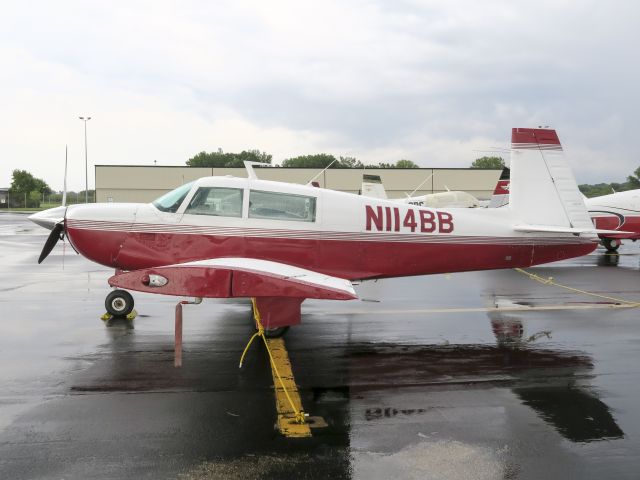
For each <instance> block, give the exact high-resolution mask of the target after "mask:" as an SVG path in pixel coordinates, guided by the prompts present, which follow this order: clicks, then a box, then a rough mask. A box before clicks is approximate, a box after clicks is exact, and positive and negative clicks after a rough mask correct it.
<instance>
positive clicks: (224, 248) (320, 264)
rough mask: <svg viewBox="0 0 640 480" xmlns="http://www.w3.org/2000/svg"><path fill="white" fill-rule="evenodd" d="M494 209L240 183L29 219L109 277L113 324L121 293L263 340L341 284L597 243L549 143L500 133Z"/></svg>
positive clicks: (516, 263)
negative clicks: (252, 315)
mask: <svg viewBox="0 0 640 480" xmlns="http://www.w3.org/2000/svg"><path fill="white" fill-rule="evenodd" d="M512 146H513V148H512V154H511V157H512V160H511V170H512V174H511V182H512V183H513V184H514V189H513V192H512V193H511V199H510V203H509V206H508V207H505V208H499V209H498V208H496V209H484V208H475V209H468V208H458V209H456V208H447V209H435V208H428V207H419V206H415V205H409V204H399V203H396V202H392V201H389V200H381V199H375V198H368V197H363V196H359V195H354V194H349V193H343V192H337V191H332V190H326V189H322V188H317V187H314V186H310V185H294V184H289V183H282V182H273V181H266V180H260V179H258V178H257V176H256V175H255V172H254V171H253V169H252V168H250V167H248V174H249V177H248V178H234V177H206V178H200V179H199V180H196V181H194V182H191V183H188V184H185V185H182V186H180V187H178V188H176V189H175V190H173V191H171V192H169V193H167V194H165V195H163V196H162V197H160V198H158V199H157V200H156V201H154V202H153V203H149V204H126V203H123V204H113V203H102V204H87V205H74V206H69V207H57V208H54V209H50V210H46V211H44V212H40V213H37V214H35V215H32V216H31V217H30V219H31V220H32V221H34V222H35V223H37V224H39V225H42V226H45V227H48V228H50V229H52V231H51V234H50V235H49V238H48V239H47V241H46V243H45V246H44V248H43V251H42V254H41V256H40V259H39V262H42V261H43V260H44V258H45V257H46V256H47V255H48V254H49V253H50V252H51V250H52V249H53V247H54V245H55V243H56V242H57V241H58V239H60V238H63V237H66V238H67V239H68V240H69V242H70V243H71V245H72V246H73V247H74V248H75V250H76V251H77V252H79V253H80V254H81V255H83V256H85V257H87V258H88V259H90V260H92V261H94V262H97V263H99V264H101V265H105V266H107V267H110V268H113V269H115V274H114V275H113V276H112V277H111V278H109V285H111V286H112V287H117V289H116V290H114V291H112V292H111V293H109V294H108V295H107V297H106V301H105V307H106V309H107V311H108V312H109V313H111V314H113V315H126V314H127V313H128V312H130V311H131V310H132V309H133V304H134V301H133V297H132V296H131V294H130V293H129V292H128V290H133V291H140V292H149V293H159V294H163V295H175V296H181V297H199V298H202V297H206V298H228V297H250V298H255V304H256V306H257V309H258V311H259V314H260V317H261V318H262V322H263V324H264V327H265V329H266V330H267V332H271V333H272V334H273V335H277V334H280V333H282V332H283V330H285V329H286V328H288V327H289V326H291V325H297V324H299V323H300V317H301V314H300V312H301V304H302V302H303V301H304V300H305V299H307V298H318V299H332V300H349V299H355V298H356V297H357V296H356V292H355V291H354V289H353V286H352V284H351V282H352V281H354V280H366V279H378V278H386V277H398V276H409V275H425V274H435V273H447V272H462V271H471V270H488V269H499V268H513V267H529V266H531V265H537V264H541V263H546V262H553V261H556V260H562V259H566V258H571V257H576V256H581V255H585V254H587V253H589V252H591V251H592V250H594V249H595V248H596V245H597V241H598V237H597V233H598V232H597V231H596V230H595V228H594V225H593V224H592V222H591V219H590V218H589V215H588V214H587V210H586V208H585V206H584V202H583V201H582V197H581V195H580V192H579V191H578V187H577V185H576V182H575V180H574V177H573V174H572V173H571V170H570V169H569V167H568V165H567V163H566V161H565V159H564V154H563V151H562V147H561V145H560V141H559V139H558V136H557V135H556V132H555V130H549V129H530V128H514V129H513V131H512Z"/></svg>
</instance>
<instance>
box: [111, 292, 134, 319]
mask: <svg viewBox="0 0 640 480" xmlns="http://www.w3.org/2000/svg"><path fill="white" fill-rule="evenodd" d="M133 305H134V302H133V297H132V296H131V294H130V293H129V292H127V291H126V290H114V291H113V292H111V293H110V294H109V295H107V298H105V300H104V308H106V309H107V312H108V313H109V314H111V315H113V316H114V317H126V316H127V315H129V314H130V313H131V312H132V311H133Z"/></svg>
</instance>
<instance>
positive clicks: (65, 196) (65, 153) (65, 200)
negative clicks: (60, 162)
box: [62, 145, 69, 207]
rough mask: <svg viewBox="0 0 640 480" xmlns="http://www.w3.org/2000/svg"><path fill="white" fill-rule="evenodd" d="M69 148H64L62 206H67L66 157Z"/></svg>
mask: <svg viewBox="0 0 640 480" xmlns="http://www.w3.org/2000/svg"><path fill="white" fill-rule="evenodd" d="M68 151H69V148H68V147H67V145H65V146H64V184H63V190H62V206H63V207H66V206H67V156H68Z"/></svg>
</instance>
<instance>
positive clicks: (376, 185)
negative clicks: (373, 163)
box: [360, 173, 387, 200]
mask: <svg viewBox="0 0 640 480" xmlns="http://www.w3.org/2000/svg"><path fill="white" fill-rule="evenodd" d="M360 194H361V195H362V196H363V197H372V198H380V199H383V200H386V199H387V192H386V191H385V189H384V186H383V185H382V179H381V178H380V175H370V174H367V173H365V174H364V175H362V188H361V190H360Z"/></svg>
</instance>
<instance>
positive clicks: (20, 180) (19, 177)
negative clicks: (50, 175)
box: [10, 170, 51, 195]
mask: <svg viewBox="0 0 640 480" xmlns="http://www.w3.org/2000/svg"><path fill="white" fill-rule="evenodd" d="M10 191H11V193H14V194H19V193H23V194H24V193H31V192H32V191H36V192H40V195H42V194H43V193H44V194H45V195H49V194H50V193H51V188H49V185H47V183H46V182H45V181H44V180H42V179H40V178H35V177H34V176H33V175H31V174H30V173H29V172H27V171H26V170H14V171H13V176H12V179H11V187H10Z"/></svg>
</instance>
